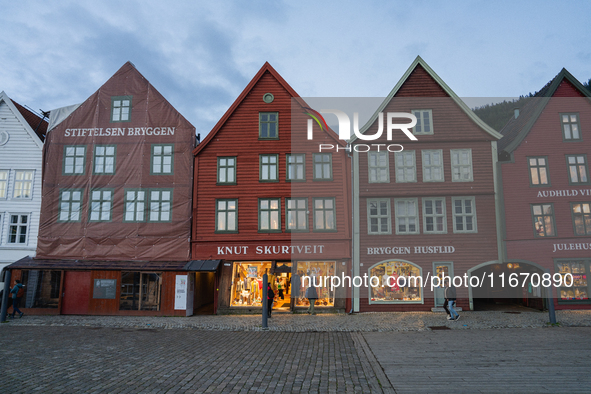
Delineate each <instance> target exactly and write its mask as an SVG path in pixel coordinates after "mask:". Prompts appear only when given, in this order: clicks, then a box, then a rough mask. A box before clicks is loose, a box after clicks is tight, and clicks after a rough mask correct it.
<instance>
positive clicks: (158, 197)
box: [148, 189, 172, 222]
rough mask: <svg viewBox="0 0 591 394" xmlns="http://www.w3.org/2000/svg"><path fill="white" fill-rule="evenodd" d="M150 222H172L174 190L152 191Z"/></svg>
mask: <svg viewBox="0 0 591 394" xmlns="http://www.w3.org/2000/svg"><path fill="white" fill-rule="evenodd" d="M149 207H150V216H149V218H148V219H149V221H150V222H170V221H172V189H161V190H158V189H150V203H149Z"/></svg>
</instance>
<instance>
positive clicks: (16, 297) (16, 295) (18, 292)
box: [10, 279, 25, 319]
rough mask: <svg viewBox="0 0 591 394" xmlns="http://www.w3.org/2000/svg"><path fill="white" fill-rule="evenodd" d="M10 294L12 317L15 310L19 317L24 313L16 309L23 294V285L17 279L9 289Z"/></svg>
mask: <svg viewBox="0 0 591 394" xmlns="http://www.w3.org/2000/svg"><path fill="white" fill-rule="evenodd" d="M10 294H11V295H12V316H11V317H12V318H13V319H14V315H15V314H16V312H18V313H19V318H21V317H23V315H24V313H23V312H21V310H20V309H18V305H19V303H20V301H21V298H23V296H24V295H25V285H23V284H22V283H21V281H20V280H19V279H17V280H16V284H15V285H14V287H13V288H12V290H10Z"/></svg>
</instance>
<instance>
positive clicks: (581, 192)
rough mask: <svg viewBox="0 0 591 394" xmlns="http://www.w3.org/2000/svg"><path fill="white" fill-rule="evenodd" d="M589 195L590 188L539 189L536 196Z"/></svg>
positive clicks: (590, 193)
mask: <svg viewBox="0 0 591 394" xmlns="http://www.w3.org/2000/svg"><path fill="white" fill-rule="evenodd" d="M576 196H591V189H570V190H540V191H538V197H576Z"/></svg>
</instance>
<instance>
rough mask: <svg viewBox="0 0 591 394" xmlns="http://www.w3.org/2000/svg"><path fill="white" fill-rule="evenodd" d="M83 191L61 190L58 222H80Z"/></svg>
mask: <svg viewBox="0 0 591 394" xmlns="http://www.w3.org/2000/svg"><path fill="white" fill-rule="evenodd" d="M82 195H83V189H71V190H67V189H62V190H60V207H59V213H58V222H79V221H80V211H81V209H82Z"/></svg>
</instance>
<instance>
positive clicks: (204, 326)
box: [0, 310, 591, 332]
mask: <svg viewBox="0 0 591 394" xmlns="http://www.w3.org/2000/svg"><path fill="white" fill-rule="evenodd" d="M461 316H462V317H461V319H460V320H459V321H457V322H455V321H451V322H450V321H447V320H446V318H445V314H444V313H433V312H401V313H395V312H389V313H360V314H353V315H347V314H336V313H324V314H318V315H316V316H309V315H301V314H298V315H293V314H290V313H287V314H281V313H274V314H273V318H272V319H269V331H287V332H310V331H318V332H374V331H377V332H387V331H426V330H429V329H430V328H429V327H433V326H447V327H449V328H450V329H453V330H464V329H467V330H470V329H487V328H535V327H538V328H541V327H546V326H547V323H548V322H549V317H548V313H547V312H521V313H505V312H500V311H498V312H497V311H487V312H462V313H461ZM556 319H557V321H558V322H559V323H560V325H561V326H563V327H581V326H586V327H590V326H591V311H589V310H586V311H557V312H556ZM6 326H19V327H20V326H83V327H84V326H88V327H119V328H164V329H172V328H180V329H200V330H216V331H262V330H263V329H262V326H261V316H260V315H225V316H191V317H143V316H142V317H134V316H29V315H25V316H24V317H23V318H22V319H19V318H16V319H11V320H10V323H7V324H0V330H2V329H3V328H4V327H6Z"/></svg>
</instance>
